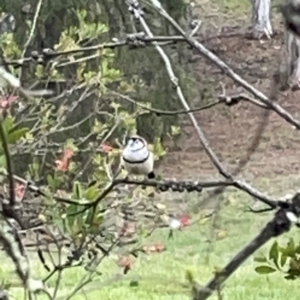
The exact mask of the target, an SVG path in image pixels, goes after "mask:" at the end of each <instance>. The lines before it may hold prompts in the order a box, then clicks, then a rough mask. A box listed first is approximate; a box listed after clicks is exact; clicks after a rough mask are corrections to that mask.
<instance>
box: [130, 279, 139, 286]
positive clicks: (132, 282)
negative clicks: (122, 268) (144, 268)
mask: <svg viewBox="0 0 300 300" xmlns="http://www.w3.org/2000/svg"><path fill="white" fill-rule="evenodd" d="M129 286H131V287H136V286H139V282H138V281H137V280H130V282H129Z"/></svg>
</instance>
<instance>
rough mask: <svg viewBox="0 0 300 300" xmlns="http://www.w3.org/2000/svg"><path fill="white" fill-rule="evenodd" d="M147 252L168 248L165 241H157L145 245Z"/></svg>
mask: <svg viewBox="0 0 300 300" xmlns="http://www.w3.org/2000/svg"><path fill="white" fill-rule="evenodd" d="M143 250H144V251H145V253H147V254H149V253H160V252H163V251H165V250H166V246H165V245H164V244H163V243H155V244H151V245H146V246H144V247H143Z"/></svg>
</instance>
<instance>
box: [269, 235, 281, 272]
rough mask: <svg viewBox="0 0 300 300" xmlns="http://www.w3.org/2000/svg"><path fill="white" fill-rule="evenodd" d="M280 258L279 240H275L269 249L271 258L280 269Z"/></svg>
mask: <svg viewBox="0 0 300 300" xmlns="http://www.w3.org/2000/svg"><path fill="white" fill-rule="evenodd" d="M278 258H279V251H278V243H277V241H275V242H274V243H273V245H272V247H271V249H270V251H269V260H271V261H273V262H274V264H275V265H276V267H277V268H278V269H279V266H278Z"/></svg>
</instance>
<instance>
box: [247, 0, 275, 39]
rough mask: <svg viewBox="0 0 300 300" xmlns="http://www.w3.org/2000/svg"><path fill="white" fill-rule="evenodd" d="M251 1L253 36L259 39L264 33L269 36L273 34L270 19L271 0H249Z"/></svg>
mask: <svg viewBox="0 0 300 300" xmlns="http://www.w3.org/2000/svg"><path fill="white" fill-rule="evenodd" d="M251 2H252V24H253V36H254V37H255V38H258V39H259V38H261V37H262V36H264V35H266V37H267V38H270V37H271V35H272V34H273V30H272V25H271V21H270V7H271V0H251Z"/></svg>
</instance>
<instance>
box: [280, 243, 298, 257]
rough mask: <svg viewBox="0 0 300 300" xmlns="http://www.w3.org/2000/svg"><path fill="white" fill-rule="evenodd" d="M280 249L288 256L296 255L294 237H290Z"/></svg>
mask: <svg viewBox="0 0 300 300" xmlns="http://www.w3.org/2000/svg"><path fill="white" fill-rule="evenodd" d="M279 251H280V252H281V253H282V254H284V255H286V256H288V257H294V256H295V254H296V249H295V243H294V240H293V238H290V240H289V241H288V243H287V245H286V247H285V248H284V247H279Z"/></svg>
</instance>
